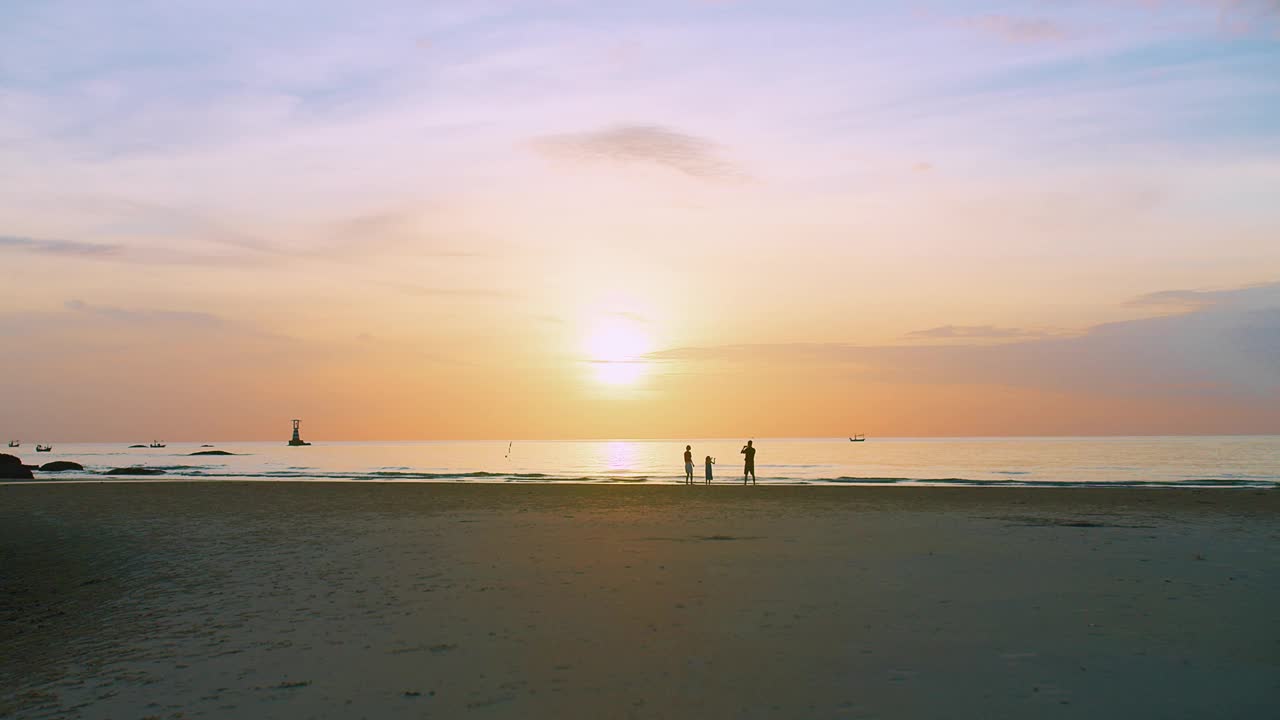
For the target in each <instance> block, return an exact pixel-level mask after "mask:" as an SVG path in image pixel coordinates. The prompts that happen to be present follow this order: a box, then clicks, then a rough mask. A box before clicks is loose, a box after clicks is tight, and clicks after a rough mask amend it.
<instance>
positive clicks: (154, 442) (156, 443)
mask: <svg viewBox="0 0 1280 720" xmlns="http://www.w3.org/2000/svg"><path fill="white" fill-rule="evenodd" d="M147 447H153V448H162V447H164V443H162V442H157V441H155V440H152V441H151V444H150V445H148V446H147Z"/></svg>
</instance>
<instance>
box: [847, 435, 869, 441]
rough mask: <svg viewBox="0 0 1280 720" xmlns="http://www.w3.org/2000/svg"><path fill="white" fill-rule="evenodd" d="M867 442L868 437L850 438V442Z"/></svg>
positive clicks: (855, 436) (857, 436)
mask: <svg viewBox="0 0 1280 720" xmlns="http://www.w3.org/2000/svg"><path fill="white" fill-rule="evenodd" d="M866 441H867V436H866V435H854V436H853V437H851V438H849V442H866Z"/></svg>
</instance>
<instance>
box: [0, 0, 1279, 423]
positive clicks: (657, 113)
mask: <svg viewBox="0 0 1280 720" xmlns="http://www.w3.org/2000/svg"><path fill="white" fill-rule="evenodd" d="M268 5H269V7H267V6H264V5H263V4H262V3H248V2H234V1H229V0H220V1H218V2H196V1H185V2H184V1H160V0H156V1H154V2H131V1H122V2H118V3H101V2H60V1H58V0H39V1H30V2H29V1H27V0H8V1H7V2H5V3H3V4H2V5H0V277H3V278H4V282H3V283H0V435H3V436H9V437H13V438H16V439H25V440H28V441H32V442H35V441H130V442H135V441H140V440H150V439H153V438H160V439H168V440H173V441H182V440H192V441H204V440H236V439H242V440H257V439H264V440H265V439H277V438H279V439H286V438H287V437H288V434H289V420H290V419H291V418H295V417H297V418H302V419H303V428H304V437H307V436H310V437H311V438H313V439H352V440H358V439H437V438H438V439H470V438H490V439H508V438H521V439H525V438H528V439H536V438H643V437H674V438H680V437H720V436H728V437H739V436H756V437H769V436H772V437H784V436H841V435H847V434H853V433H867V434H868V435H871V436H876V435H879V436H929V435H953V436H954V435H960V436H965V435H1110V434H1181V433H1188V434H1192V433H1204V434H1236V433H1241V434H1243V433H1276V434H1280V202H1278V200H1280V1H1277V0H1146V1H1143V0H1077V1H1075V2H1051V1H1049V0H1043V1H1036V0H1025V1H1023V2H957V1H952V2H904V3H873V2H856V1H853V0H849V1H845V2H835V1H822V2H820V1H807V0H791V1H789V2H763V1H759V2H753V1H751V0H719V1H714V0H656V1H654V2H646V3H624V2H602V1H598V0H594V1H587V0H540V1H535V0H491V1H490V0H474V1H471V2H465V3H462V2H429V1H419V2H379V1H376V0H374V1H371V2H365V3H336V2H325V1H320V0H309V1H308V2H275V3H270V4H268Z"/></svg>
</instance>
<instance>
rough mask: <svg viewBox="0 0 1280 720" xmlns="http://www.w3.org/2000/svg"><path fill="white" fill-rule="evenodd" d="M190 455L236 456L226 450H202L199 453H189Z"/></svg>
mask: <svg viewBox="0 0 1280 720" xmlns="http://www.w3.org/2000/svg"><path fill="white" fill-rule="evenodd" d="M187 454H188V455H235V453H233V452H227V451H226V450H201V451H199V452H193V453H187Z"/></svg>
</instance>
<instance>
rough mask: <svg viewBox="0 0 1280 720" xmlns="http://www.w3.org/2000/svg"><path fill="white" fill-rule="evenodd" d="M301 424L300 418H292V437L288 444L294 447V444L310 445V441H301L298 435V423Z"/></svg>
mask: <svg viewBox="0 0 1280 720" xmlns="http://www.w3.org/2000/svg"><path fill="white" fill-rule="evenodd" d="M301 424H302V421H301V420H298V419H296V418H295V419H294V421H293V439H291V440H290V441H289V444H290V445H293V446H295V447H296V446H298V445H310V444H311V443H309V442H302V438H300V437H298V426H299V425H301Z"/></svg>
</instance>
